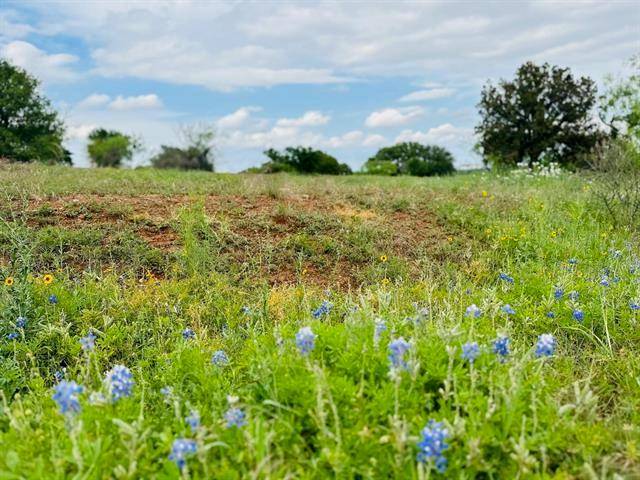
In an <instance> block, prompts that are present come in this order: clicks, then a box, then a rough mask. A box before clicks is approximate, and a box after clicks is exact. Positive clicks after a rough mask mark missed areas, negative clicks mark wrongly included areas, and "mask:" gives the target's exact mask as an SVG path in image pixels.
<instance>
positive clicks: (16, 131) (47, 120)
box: [0, 60, 71, 164]
mask: <svg viewBox="0 0 640 480" xmlns="http://www.w3.org/2000/svg"><path fill="white" fill-rule="evenodd" d="M38 87H39V82H38V80H36V79H35V78H34V77H32V76H31V75H29V74H28V73H27V72H26V71H24V70H23V69H21V68H18V67H15V66H13V65H11V64H10V63H9V62H7V61H5V60H0V158H7V159H9V160H10V161H14V162H31V161H38V162H44V163H67V164H70V163H71V155H70V153H69V151H68V150H66V149H65V148H64V147H63V146H62V141H63V139H64V125H63V123H62V121H61V120H60V119H59V118H58V114H57V113H56V112H55V111H54V110H53V109H52V108H51V103H50V102H49V100H47V99H46V98H45V97H43V96H42V95H41V94H40V93H39V92H38Z"/></svg>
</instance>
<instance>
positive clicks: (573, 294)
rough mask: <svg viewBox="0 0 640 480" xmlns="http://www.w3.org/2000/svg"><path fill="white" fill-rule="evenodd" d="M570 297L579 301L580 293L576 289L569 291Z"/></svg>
mask: <svg viewBox="0 0 640 480" xmlns="http://www.w3.org/2000/svg"><path fill="white" fill-rule="evenodd" d="M569 298H570V299H571V300H573V301H574V302H576V301H578V298H580V294H579V293H578V292H576V291H575V290H574V291H573V292H570V293H569Z"/></svg>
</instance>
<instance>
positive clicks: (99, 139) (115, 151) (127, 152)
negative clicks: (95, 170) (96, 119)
mask: <svg viewBox="0 0 640 480" xmlns="http://www.w3.org/2000/svg"><path fill="white" fill-rule="evenodd" d="M139 149H140V143H139V142H138V141H137V140H136V139H135V138H134V137H131V136H129V135H125V134H123V133H120V132H117V131H115V130H105V129H104V128H98V129H96V130H94V131H93V132H91V133H90V134H89V144H88V145H87V152H88V153H89V158H90V159H91V162H92V163H93V164H94V165H96V166H98V167H114V168H118V167H120V166H121V165H122V162H123V161H125V160H131V158H132V157H133V154H134V153H135V152H136V151H138V150H139Z"/></svg>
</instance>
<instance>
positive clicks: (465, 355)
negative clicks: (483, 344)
mask: <svg viewBox="0 0 640 480" xmlns="http://www.w3.org/2000/svg"><path fill="white" fill-rule="evenodd" d="M478 355H480V347H479V346H478V343H477V342H467V343H465V344H464V345H463V346H462V355H461V357H462V359H463V360H466V361H468V362H469V363H473V362H474V361H475V360H476V358H478Z"/></svg>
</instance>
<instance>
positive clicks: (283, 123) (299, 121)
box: [276, 110, 331, 127]
mask: <svg viewBox="0 0 640 480" xmlns="http://www.w3.org/2000/svg"><path fill="white" fill-rule="evenodd" d="M330 119H331V117H330V116H329V115H323V114H322V113H321V112H318V111H315V110H314V111H309V112H305V113H304V114H303V115H302V116H301V117H298V118H281V119H279V120H278V121H277V122H276V125H277V126H280V127H316V126H318V125H326V124H327V123H329V120H330Z"/></svg>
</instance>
